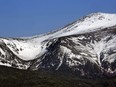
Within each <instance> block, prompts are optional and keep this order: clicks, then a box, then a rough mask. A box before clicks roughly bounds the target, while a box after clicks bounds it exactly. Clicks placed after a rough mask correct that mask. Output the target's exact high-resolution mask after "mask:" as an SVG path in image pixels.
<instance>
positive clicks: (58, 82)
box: [0, 66, 116, 87]
mask: <svg viewBox="0 0 116 87" xmlns="http://www.w3.org/2000/svg"><path fill="white" fill-rule="evenodd" d="M0 87H116V78H102V79H94V80H93V79H86V78H79V77H74V76H68V75H65V76H64V75H63V74H62V75H59V74H52V73H48V72H45V71H29V70H18V69H13V68H8V67H4V66H0Z"/></svg>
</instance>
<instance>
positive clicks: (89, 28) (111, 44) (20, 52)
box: [0, 13, 116, 77]
mask: <svg viewBox="0 0 116 87" xmlns="http://www.w3.org/2000/svg"><path fill="white" fill-rule="evenodd" d="M0 65H2V66H8V67H13V68H18V69H26V70H27V69H29V70H48V71H53V72H54V71H58V72H66V73H67V72H68V73H74V74H76V75H79V76H92V77H94V76H103V75H107V76H115V75H116V14H108V13H92V14H89V15H87V16H85V17H83V18H80V19H79V20H77V21H75V22H73V23H71V24H69V25H67V26H65V27H63V28H61V29H59V30H56V31H53V32H49V33H46V34H41V35H36V36H32V37H22V38H0Z"/></svg>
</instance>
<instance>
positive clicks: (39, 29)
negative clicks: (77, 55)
mask: <svg viewBox="0 0 116 87" xmlns="http://www.w3.org/2000/svg"><path fill="white" fill-rule="evenodd" d="M93 12H106V13H116V0H0V37H21V36H32V35H37V34H40V33H46V32H48V31H52V30H56V29H58V28H60V27H63V26H64V25H67V24H68V23H71V22H73V21H75V20H77V19H78V18H80V17H82V16H85V15H87V14H89V13H93Z"/></svg>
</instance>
